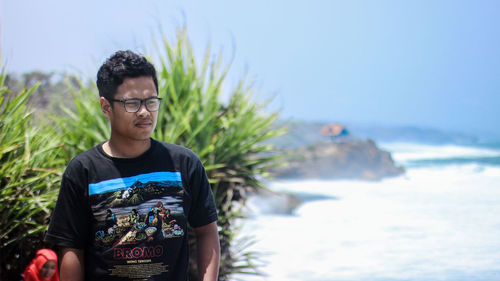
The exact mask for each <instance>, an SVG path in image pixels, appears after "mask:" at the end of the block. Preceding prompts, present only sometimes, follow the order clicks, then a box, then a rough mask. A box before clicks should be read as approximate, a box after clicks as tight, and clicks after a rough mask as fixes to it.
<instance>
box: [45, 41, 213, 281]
mask: <svg viewBox="0 0 500 281" xmlns="http://www.w3.org/2000/svg"><path fill="white" fill-rule="evenodd" d="M97 87H98V89H99V95H100V98H99V102H100V105H101V109H102V112H103V113H104V115H105V116H106V118H107V119H109V121H110V125H111V137H110V139H109V140H107V141H104V142H102V143H100V144H98V145H97V146H95V147H93V148H92V149H90V150H88V151H86V152H84V153H82V154H80V155H78V156H77V157H75V158H74V159H73V160H71V162H70V163H69V165H68V167H67V168H66V171H65V172H64V175H63V178H62V183H61V189H60V192H59V197H58V200H57V204H56V207H55V210H54V213H53V215H52V219H51V222H50V226H49V230H48V232H47V235H46V238H45V240H46V241H48V242H51V243H54V244H57V245H59V246H60V247H62V249H61V265H60V277H61V280H62V281H68V280H187V270H188V264H189V257H188V252H189V251H188V238H187V236H188V235H187V231H186V230H187V227H188V224H190V225H191V226H192V228H193V229H194V233H195V236H196V238H197V248H198V260H197V262H198V271H199V273H200V279H201V280H216V279H217V274H218V268H219V256H220V245H219V237H218V233H217V225H216V221H217V212H216V209H215V203H214V199H213V195H212V191H211V189H210V185H209V183H208V180H207V176H206V173H205V170H204V168H203V166H202V164H201V161H200V160H199V158H198V157H197V156H196V155H195V154H194V153H193V152H192V151H190V150H189V149H187V148H184V147H181V146H177V145H174V144H169V143H163V142H159V141H156V140H154V139H152V138H151V134H152V133H153V130H154V128H155V126H156V120H157V116H158V109H159V105H160V102H161V98H159V97H158V81H157V78H156V70H155V69H154V67H153V65H152V64H151V63H149V62H148V61H147V60H146V58H144V57H143V56H139V55H137V54H135V53H133V52H131V51H119V52H116V53H115V54H114V55H113V56H111V57H110V58H109V59H108V60H107V61H106V62H105V63H104V64H103V65H102V66H101V68H100V69H99V71H98V74H97ZM158 202H161V204H162V206H163V205H166V207H167V208H168V209H169V210H170V212H171V216H172V217H173V218H175V220H176V223H177V224H178V226H179V231H178V232H177V233H180V234H181V235H174V236H172V235H166V230H168V229H169V228H170V226H169V225H168V224H166V223H163V222H161V221H160V222H158V223H157V224H154V225H147V224H145V223H142V224H140V225H139V226H138V227H134V226H133V224H132V223H131V222H130V217H129V214H130V211H131V210H133V209H135V210H136V212H138V213H142V214H146V213H147V212H148V210H149V209H152V208H156V207H157V204H158ZM110 212H112V213H113V214H114V216H115V222H116V224H115V225H114V226H113V231H108V230H107V229H106V228H107V224H109V223H107V221H106V220H109V218H108V216H109V213H110ZM141 220H142V219H141Z"/></svg>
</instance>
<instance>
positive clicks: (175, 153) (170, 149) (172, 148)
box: [154, 140, 198, 158]
mask: <svg viewBox="0 0 500 281" xmlns="http://www.w3.org/2000/svg"><path fill="white" fill-rule="evenodd" d="M154 141H155V142H157V144H158V146H159V147H160V149H161V150H162V151H164V152H167V153H169V154H170V155H171V156H172V157H181V158H183V157H188V158H198V155H196V153H195V152H194V151H192V150H191V149H189V148H187V147H185V146H182V145H178V144H174V143H169V142H163V141H158V140H154Z"/></svg>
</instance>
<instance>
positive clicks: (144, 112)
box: [137, 103, 149, 116]
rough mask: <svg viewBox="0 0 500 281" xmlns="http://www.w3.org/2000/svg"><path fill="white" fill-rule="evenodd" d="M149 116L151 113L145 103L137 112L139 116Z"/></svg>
mask: <svg viewBox="0 0 500 281" xmlns="http://www.w3.org/2000/svg"><path fill="white" fill-rule="evenodd" d="M148 114H149V111H148V109H147V108H146V104H145V103H141V106H140V107H139V110H138V111H137V115H139V116H145V115H148Z"/></svg>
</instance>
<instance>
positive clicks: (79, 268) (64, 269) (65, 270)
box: [59, 248, 84, 281]
mask: <svg viewBox="0 0 500 281" xmlns="http://www.w3.org/2000/svg"><path fill="white" fill-rule="evenodd" d="M83 254H84V251H83V250H81V249H73V248H62V249H61V269H60V274H59V279H60V280H61V281H82V280H83Z"/></svg>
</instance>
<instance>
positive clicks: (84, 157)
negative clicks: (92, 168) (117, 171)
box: [68, 144, 100, 166]
mask: <svg viewBox="0 0 500 281" xmlns="http://www.w3.org/2000/svg"><path fill="white" fill-rule="evenodd" d="M99 145H100V144H98V145H96V146H94V147H92V148H90V149H88V150H86V151H84V152H81V153H79V154H77V155H76V156H75V157H73V159H71V161H70V162H69V164H68V166H70V165H77V164H86V163H89V162H91V161H95V160H96V159H97V158H99V157H100V153H99V149H98V146H99Z"/></svg>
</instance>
